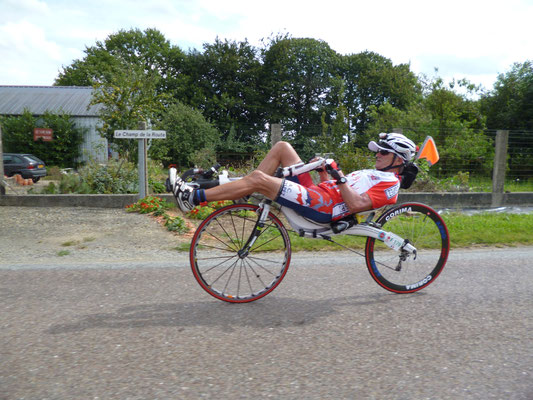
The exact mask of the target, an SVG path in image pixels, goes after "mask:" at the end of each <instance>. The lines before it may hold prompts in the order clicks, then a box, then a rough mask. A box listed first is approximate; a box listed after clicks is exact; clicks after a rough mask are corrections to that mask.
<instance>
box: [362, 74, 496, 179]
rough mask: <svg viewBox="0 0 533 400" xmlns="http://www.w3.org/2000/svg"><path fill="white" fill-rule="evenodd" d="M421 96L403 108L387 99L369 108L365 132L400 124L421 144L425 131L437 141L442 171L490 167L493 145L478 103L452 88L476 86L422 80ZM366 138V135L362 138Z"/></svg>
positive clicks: (378, 130)
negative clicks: (418, 99) (486, 134)
mask: <svg viewBox="0 0 533 400" xmlns="http://www.w3.org/2000/svg"><path fill="white" fill-rule="evenodd" d="M424 85H425V86H424V96H423V99H422V100H421V102H420V103H413V104H411V105H409V106H408V107H407V108H406V109H405V110H401V109H399V108H396V107H394V106H393V105H391V104H389V103H385V104H383V105H381V106H377V107H376V106H373V107H371V108H370V119H371V123H370V124H369V128H368V129H367V133H368V134H372V135H375V134H377V133H378V132H391V131H392V130H393V129H394V128H403V131H404V134H406V135H407V136H409V138H411V139H412V140H414V141H415V143H418V144H421V142H422V141H423V140H424V138H425V137H426V136H427V135H430V136H432V137H433V138H434V139H435V140H436V142H437V144H438V145H439V153H440V156H441V160H440V161H439V167H441V168H442V169H443V170H445V171H448V172H449V171H459V170H461V169H463V170H464V169H468V170H472V169H475V170H477V171H485V172H487V171H490V170H491V169H492V161H493V148H492V141H491V139H490V138H488V137H487V136H485V134H484V130H485V119H484V118H483V116H482V115H481V112H480V105H479V103H478V102H477V101H474V100H470V99H469V96H467V95H461V94H458V93H456V92H455V91H454V89H455V86H456V85H459V87H461V88H466V89H468V90H476V88H474V87H472V86H471V85H470V84H469V83H468V82H467V81H465V80H462V81H460V82H458V83H457V82H455V81H452V82H451V83H450V85H449V86H448V87H446V85H445V84H444V82H443V81H442V79H440V78H436V79H434V80H431V81H429V82H424ZM365 141H368V137H366V138H365Z"/></svg>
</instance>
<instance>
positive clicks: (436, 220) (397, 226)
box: [365, 203, 450, 293]
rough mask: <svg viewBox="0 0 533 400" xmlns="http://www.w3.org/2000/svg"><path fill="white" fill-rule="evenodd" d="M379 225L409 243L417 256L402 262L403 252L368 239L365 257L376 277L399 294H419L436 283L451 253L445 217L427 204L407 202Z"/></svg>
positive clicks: (377, 280)
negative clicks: (418, 292)
mask: <svg viewBox="0 0 533 400" xmlns="http://www.w3.org/2000/svg"><path fill="white" fill-rule="evenodd" d="M376 222H377V223H379V224H381V225H382V227H383V230H385V231H388V232H392V233H395V234H397V235H399V236H401V237H402V238H404V239H407V240H409V243H411V244H412V245H413V246H415V247H416V249H417V254H416V257H414V256H413V255H409V256H408V257H407V259H406V260H405V261H402V262H401V263H400V255H401V253H400V252H398V251H394V250H391V249H390V248H389V247H387V246H386V245H385V244H384V243H383V242H381V241H380V240H376V239H374V238H368V239H367V241H366V247H365V256H366V265H367V267H368V271H369V272H370V275H371V276H372V278H374V280H375V281H376V282H377V283H378V284H379V285H380V286H381V287H383V288H385V289H387V290H390V291H391V292H395V293H412V292H416V291H418V290H421V289H423V288H425V287H426V286H428V285H429V284H431V283H432V282H434V281H435V279H436V278H437V277H438V276H439V274H440V273H441V272H442V269H443V268H444V266H445V264H446V260H447V259H448V253H449V251H450V236H449V234H448V228H447V227H446V224H445V223H444V221H443V219H442V218H441V216H440V215H439V214H438V213H437V212H436V211H435V210H433V209H432V208H431V207H428V206H426V205H424V204H419V203H406V204H402V205H399V206H397V207H394V208H392V209H390V210H387V211H386V212H385V213H383V214H382V215H381V216H380V217H379V218H378V219H377V220H376ZM399 265H401V269H400V270H398V269H397V267H398V266H399Z"/></svg>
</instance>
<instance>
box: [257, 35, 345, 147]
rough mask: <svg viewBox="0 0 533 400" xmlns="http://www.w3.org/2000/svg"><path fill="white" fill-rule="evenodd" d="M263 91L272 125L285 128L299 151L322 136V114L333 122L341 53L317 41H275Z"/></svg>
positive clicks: (265, 69)
mask: <svg viewBox="0 0 533 400" xmlns="http://www.w3.org/2000/svg"><path fill="white" fill-rule="evenodd" d="M262 58H263V76H262V91H263V92H264V96H265V98H264V101H265V103H264V104H265V107H266V108H267V112H268V116H267V118H268V120H269V121H270V122H279V123H281V124H283V126H284V127H285V130H286V132H288V133H289V134H290V136H291V139H293V140H294V144H295V147H296V148H297V149H298V150H301V149H302V148H303V145H304V143H305V142H306V141H308V140H309V138H311V137H313V136H316V135H319V134H320V132H321V119H322V113H323V112H326V119H327V121H329V120H330V119H329V118H330V115H331V111H332V109H334V108H335V107H336V105H337V104H336V102H335V101H334V102H333V103H331V102H330V101H329V102H328V99H329V98H330V96H332V97H333V99H334V100H336V99H337V95H336V94H335V93H333V94H332V91H333V89H334V87H335V81H334V76H333V71H335V66H336V63H337V62H338V56H337V53H336V52H335V51H334V50H332V49H331V48H330V47H329V45H328V44H327V43H326V42H324V41H321V40H316V39H307V38H303V39H293V38H287V37H281V38H279V37H278V38H275V39H273V40H272V43H271V44H270V47H269V48H268V49H265V50H264V51H263V56H262Z"/></svg>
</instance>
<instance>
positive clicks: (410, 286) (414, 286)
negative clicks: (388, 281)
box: [405, 275, 433, 290]
mask: <svg viewBox="0 0 533 400" xmlns="http://www.w3.org/2000/svg"><path fill="white" fill-rule="evenodd" d="M432 278H433V277H432V276H431V275H428V276H426V277H425V278H424V279H422V280H421V281H420V282H417V283H413V284H412V285H405V288H406V289H407V290H411V289H416V288H418V287H420V286H424V285H425V284H426V283H428V282H429V281H430V280H431V279H432Z"/></svg>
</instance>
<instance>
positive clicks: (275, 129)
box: [270, 124, 281, 146]
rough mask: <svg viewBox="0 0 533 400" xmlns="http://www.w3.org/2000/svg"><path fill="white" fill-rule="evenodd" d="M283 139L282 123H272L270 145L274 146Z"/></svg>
mask: <svg viewBox="0 0 533 400" xmlns="http://www.w3.org/2000/svg"><path fill="white" fill-rule="evenodd" d="M280 141H281V124H272V125H271V126H270V145H271V146H274V145H275V144H276V143H277V142H280Z"/></svg>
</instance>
